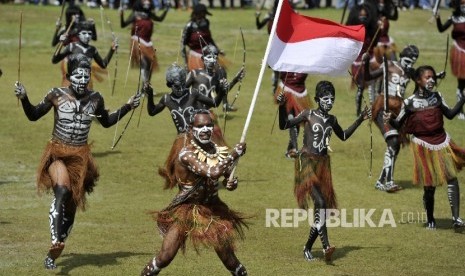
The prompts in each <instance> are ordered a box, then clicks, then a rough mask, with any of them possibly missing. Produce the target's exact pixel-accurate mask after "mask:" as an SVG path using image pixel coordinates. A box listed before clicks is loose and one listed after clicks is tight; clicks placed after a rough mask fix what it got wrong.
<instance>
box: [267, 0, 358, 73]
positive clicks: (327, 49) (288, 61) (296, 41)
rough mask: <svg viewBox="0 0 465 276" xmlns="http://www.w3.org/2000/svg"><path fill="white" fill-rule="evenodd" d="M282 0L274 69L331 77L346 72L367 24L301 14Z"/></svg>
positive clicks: (271, 62) (273, 51)
mask: <svg viewBox="0 0 465 276" xmlns="http://www.w3.org/2000/svg"><path fill="white" fill-rule="evenodd" d="M281 1H283V3H282V8H281V12H280V15H279V19H278V18H277V20H278V22H277V26H276V32H275V33H274V34H273V38H272V41H271V47H270V50H269V51H270V53H269V56H268V60H267V63H268V65H269V66H270V67H271V68H272V69H273V70H275V71H286V72H297V73H308V74H323V75H332V76H338V75H344V74H347V69H348V68H349V66H350V65H351V64H352V62H353V61H354V60H355V59H356V58H357V56H358V55H359V53H360V50H361V49H362V46H363V41H364V39H365V27H364V26H363V25H355V26H345V25H341V24H338V23H335V22H332V21H329V20H325V19H320V18H313V17H308V16H303V15H299V14H297V13H296V12H295V11H294V10H293V9H292V8H291V6H290V5H289V3H288V1H287V0H281Z"/></svg>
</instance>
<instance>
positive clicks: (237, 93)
mask: <svg viewBox="0 0 465 276" xmlns="http://www.w3.org/2000/svg"><path fill="white" fill-rule="evenodd" d="M239 30H240V32H241V38H242V51H243V52H242V68H241V70H244V69H245V57H246V53H247V49H246V47H245V38H244V33H243V32H242V28H241V27H239ZM241 87H242V77H241V78H240V80H239V86H238V87H237V92H236V95H234V100H233V101H232V103H231V106H234V103H235V102H236V100H237V97H238V96H239V93H240V92H241ZM226 97H227V96H226ZM224 110H225V111H224V114H223V115H224V116H223V117H224V125H223V136H224V134H225V133H226V116H227V115H228V108H225V109H224Z"/></svg>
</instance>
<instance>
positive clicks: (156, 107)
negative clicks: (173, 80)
mask: <svg viewBox="0 0 465 276" xmlns="http://www.w3.org/2000/svg"><path fill="white" fill-rule="evenodd" d="M144 93H145V94H146V95H147V113H148V114H149V115H150V116H155V115H157V114H158V113H160V112H161V111H163V109H165V106H166V105H165V97H167V95H164V96H163V97H162V98H161V99H160V101H159V102H158V104H155V103H154V100H153V88H152V87H151V86H146V87H144Z"/></svg>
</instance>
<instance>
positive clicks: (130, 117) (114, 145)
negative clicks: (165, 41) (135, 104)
mask: <svg viewBox="0 0 465 276" xmlns="http://www.w3.org/2000/svg"><path fill="white" fill-rule="evenodd" d="M135 34H136V36H137V46H138V50H139V64H142V54H141V50H140V37H139V36H138V33H137V27H136V30H135ZM133 44H134V43H133ZM139 67H140V66H139ZM141 75H142V68H139V78H138V81H137V91H136V93H139V90H140V80H141V77H142V76H141ZM135 110H136V109H135V108H134V109H132V111H131V115H130V116H129V119H128V121H127V123H126V125H125V126H124V128H123V131H122V132H121V134H120V135H119V137H118V139H115V138H116V132H117V130H118V125H116V129H115V135H114V137H113V145H112V146H111V149H112V150H113V149H114V148H115V147H116V145H118V143H119V141H120V140H121V138H123V135H124V133H125V132H126V129H127V128H128V126H129V123H130V122H131V120H132V117H133V116H134V111H135ZM118 122H119V116H118ZM115 140H116V141H115Z"/></svg>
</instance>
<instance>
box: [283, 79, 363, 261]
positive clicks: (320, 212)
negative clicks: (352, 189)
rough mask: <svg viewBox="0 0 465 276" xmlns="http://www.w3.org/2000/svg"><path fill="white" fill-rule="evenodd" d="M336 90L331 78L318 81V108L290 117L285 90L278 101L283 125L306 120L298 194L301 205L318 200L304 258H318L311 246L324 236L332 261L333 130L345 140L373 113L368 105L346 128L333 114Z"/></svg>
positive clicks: (326, 252) (297, 173)
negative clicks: (329, 226)
mask: <svg viewBox="0 0 465 276" xmlns="http://www.w3.org/2000/svg"><path fill="white" fill-rule="evenodd" d="M335 94H336V92H335V90H334V86H333V84H332V83H331V82H329V81H320V82H318V84H317V85H316V93H315V102H316V103H317V104H318V108H317V109H314V110H310V109H306V110H304V111H303V112H301V113H300V114H299V115H297V116H296V117H295V118H293V119H290V120H289V119H288V117H287V112H286V107H285V105H284V104H285V99H286V98H285V97H284V96H283V95H282V94H281V97H279V99H278V102H280V103H281V105H280V107H279V128H280V129H288V128H291V127H293V126H296V125H298V124H303V128H304V145H303V147H302V149H301V150H300V152H299V154H298V156H297V158H296V159H295V186H294V195H295V196H296V199H297V204H298V206H299V208H302V209H305V210H307V209H308V198H311V199H312V200H313V203H314V224H313V225H312V227H311V228H310V234H309V237H308V240H307V243H306V244H305V246H304V250H303V253H304V258H305V260H307V261H313V260H315V257H313V255H312V253H311V250H312V246H313V244H314V242H315V240H316V239H317V238H318V236H320V239H321V243H322V245H323V255H324V258H325V260H326V261H331V256H332V254H333V253H334V250H335V247H334V246H331V245H330V244H329V239H328V233H327V228H326V223H325V221H326V212H327V209H335V208H337V203H336V194H335V192H334V188H333V183H332V179H331V167H330V157H329V155H328V145H329V140H330V138H331V135H332V133H333V132H334V133H335V134H336V136H337V137H338V138H339V139H341V140H342V141H345V140H347V139H349V137H350V136H351V135H352V134H353V133H354V132H355V130H356V129H357V128H358V127H359V126H360V124H361V123H362V122H363V121H364V120H366V119H369V118H370V117H371V110H370V109H368V107H365V108H364V110H363V111H362V112H361V114H360V116H359V117H358V118H357V120H355V122H354V123H353V124H352V125H351V126H350V127H349V128H347V129H346V130H343V129H342V128H341V126H340V125H339V123H338V121H337V119H336V117H335V116H334V115H331V114H329V111H330V110H331V109H332V107H333V104H334V100H335V96H336V95H335Z"/></svg>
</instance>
